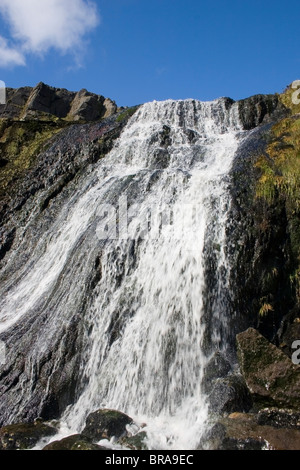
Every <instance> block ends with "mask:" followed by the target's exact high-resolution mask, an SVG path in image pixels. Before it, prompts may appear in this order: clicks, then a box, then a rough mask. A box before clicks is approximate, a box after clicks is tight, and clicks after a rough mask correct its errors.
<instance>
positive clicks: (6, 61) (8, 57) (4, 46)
mask: <svg viewBox="0 0 300 470" xmlns="http://www.w3.org/2000/svg"><path fill="white" fill-rule="evenodd" d="M14 65H25V57H24V55H23V54H22V53H21V52H20V51H18V49H15V48H13V47H9V45H8V43H7V40H6V39H5V38H3V37H2V36H0V66H2V67H11V66H14Z"/></svg>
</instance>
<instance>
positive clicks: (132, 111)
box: [116, 106, 138, 122]
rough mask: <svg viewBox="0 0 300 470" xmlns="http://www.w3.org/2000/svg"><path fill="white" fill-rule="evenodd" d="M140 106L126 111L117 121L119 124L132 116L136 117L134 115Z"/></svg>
mask: <svg viewBox="0 0 300 470" xmlns="http://www.w3.org/2000/svg"><path fill="white" fill-rule="evenodd" d="M137 109H138V106H132V107H131V108H127V109H125V111H123V112H122V113H121V114H119V116H118V117H117V119H116V121H117V122H123V121H126V120H127V119H129V118H130V117H131V116H133V115H134V113H135V112H136V111H137Z"/></svg>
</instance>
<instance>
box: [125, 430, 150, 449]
mask: <svg viewBox="0 0 300 470" xmlns="http://www.w3.org/2000/svg"><path fill="white" fill-rule="evenodd" d="M146 437H147V433H146V432H145V431H142V432H139V433H137V434H135V435H134V436H125V437H123V438H122V439H120V441H119V442H120V444H122V445H123V446H124V447H128V448H129V449H131V450H147V445H146V443H145V439H146Z"/></svg>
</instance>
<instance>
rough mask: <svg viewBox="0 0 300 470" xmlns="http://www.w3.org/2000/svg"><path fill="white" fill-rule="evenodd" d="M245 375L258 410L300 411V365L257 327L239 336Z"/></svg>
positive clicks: (240, 362)
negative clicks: (267, 408) (271, 408)
mask: <svg viewBox="0 0 300 470" xmlns="http://www.w3.org/2000/svg"><path fill="white" fill-rule="evenodd" d="M237 353H238V360H239V364H240V369H241V372H242V374H243V376H244V379H245V381H246V384H247V387H248V389H249V391H250V393H251V396H252V399H253V403H254V405H255V407H257V408H258V409H259V408H265V407H274V406H275V407H278V408H287V409H292V410H298V411H299V410H300V395H299V390H300V366H299V365H295V364H293V362H292V361H291V359H290V358H289V357H288V356H286V355H285V354H284V353H283V352H282V351H281V350H280V349H279V348H277V347H276V346H275V345H274V344H272V343H270V342H269V341H268V340H267V339H266V338H265V337H264V336H262V335H261V334H260V333H259V332H258V331H257V330H255V329H254V328H249V329H247V330H246V331H244V332H242V333H239V334H238V335H237Z"/></svg>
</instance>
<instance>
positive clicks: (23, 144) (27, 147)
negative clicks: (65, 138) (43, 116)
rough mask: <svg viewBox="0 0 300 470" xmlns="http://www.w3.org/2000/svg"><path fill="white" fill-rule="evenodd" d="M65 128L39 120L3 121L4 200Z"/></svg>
mask: <svg viewBox="0 0 300 470" xmlns="http://www.w3.org/2000/svg"><path fill="white" fill-rule="evenodd" d="M65 126H66V124H65V123H53V122H38V121H24V122H13V121H4V120H3V121H1V122H0V151H1V159H3V161H5V165H4V166H3V167H1V168H0V197H1V195H3V194H4V193H5V192H6V191H7V190H8V189H9V188H10V187H11V186H12V184H14V183H15V181H16V180H18V179H19V178H20V177H21V176H22V175H23V174H24V172H26V170H28V169H29V168H30V167H31V166H32V164H33V163H34V161H35V159H36V157H37V155H38V154H39V153H40V152H41V150H42V149H44V148H45V146H46V145H47V143H48V142H49V140H50V139H51V138H52V137H53V136H54V135H56V134H58V133H59V132H60V131H61V130H62V129H63V128H64V127H65Z"/></svg>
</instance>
